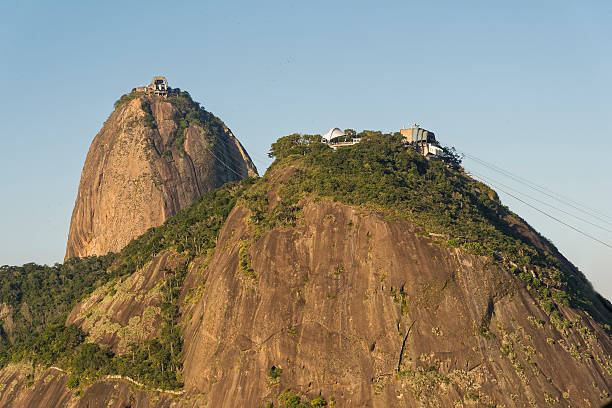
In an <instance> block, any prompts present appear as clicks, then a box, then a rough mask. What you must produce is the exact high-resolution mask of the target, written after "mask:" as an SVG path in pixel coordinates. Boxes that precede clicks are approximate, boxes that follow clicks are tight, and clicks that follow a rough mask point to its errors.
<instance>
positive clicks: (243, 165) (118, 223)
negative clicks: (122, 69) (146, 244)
mask: <svg viewBox="0 0 612 408" xmlns="http://www.w3.org/2000/svg"><path fill="white" fill-rule="evenodd" d="M135 95H136V97H134V98H133V99H131V100H127V101H124V102H122V103H120V104H118V106H117V108H116V109H115V111H114V112H113V113H112V114H111V115H110V117H109V118H108V120H107V121H106V122H105V123H104V126H103V127H102V130H100V133H98V135H97V136H96V137H95V138H94V140H93V142H92V144H91V147H90V148H89V152H88V154H87V158H86V160H85V165H84V167H83V172H82V175H81V182H80V185H79V191H78V195H77V198H76V202H75V206H74V210H73V213H72V219H71V221H70V232H69V235H68V244H67V247H66V259H68V258H72V257H85V256H89V255H103V254H106V253H108V252H117V251H119V250H121V249H122V248H123V247H124V246H125V245H126V244H127V243H128V242H129V241H130V240H131V239H133V238H135V237H137V236H139V235H141V234H142V233H144V232H145V231H146V230H147V229H149V228H151V227H155V226H158V225H160V224H162V223H163V222H164V221H165V220H166V219H168V218H169V217H171V216H173V215H175V214H176V213H177V212H179V211H180V210H181V209H183V208H185V207H187V206H189V205H190V204H191V203H192V202H194V201H195V200H196V199H197V198H198V197H199V196H200V195H201V194H203V193H205V192H208V191H210V190H212V189H214V188H217V187H219V186H221V185H223V184H224V183H226V182H228V181H234V180H239V179H242V178H244V177H249V176H256V175H257V171H256V168H255V166H254V165H253V163H252V162H251V159H250V158H249V156H248V154H247V153H246V151H245V150H244V149H243V147H242V145H241V144H240V142H239V141H238V139H236V137H235V136H234V135H233V134H232V132H231V131H230V130H229V129H228V128H227V127H226V126H225V125H224V124H223V122H221V121H220V120H219V119H218V118H215V117H214V116H213V115H211V114H209V113H207V112H205V111H204V112H205V114H206V115H205V116H206V118H207V119H206V120H204V122H205V123H202V121H199V122H198V121H193V120H191V121H190V119H191V118H187V117H185V112H184V111H182V110H181V106H183V105H184V103H185V99H184V98H185V97H183V100H182V103H183V105H179V104H173V103H172V102H173V98H174V99H176V98H177V97H169V98H162V97H159V96H154V95H142V94H135ZM188 102H191V103H192V104H193V102H192V101H191V100H190V98H189V99H188ZM199 109H201V108H199ZM202 111H203V110H202Z"/></svg>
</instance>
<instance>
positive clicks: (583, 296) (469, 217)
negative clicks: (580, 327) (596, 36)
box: [248, 131, 606, 332]
mask: <svg viewBox="0 0 612 408" xmlns="http://www.w3.org/2000/svg"><path fill="white" fill-rule="evenodd" d="M358 136H359V137H361V138H362V139H361V143H359V144H356V145H354V146H350V147H345V148H338V149H337V150H336V151H333V150H332V149H330V148H328V147H327V146H326V145H325V144H323V143H320V139H321V137H320V136H319V135H299V134H293V135H289V136H286V137H283V138H281V139H279V140H278V141H277V142H275V143H274V144H272V149H271V151H270V156H271V157H276V161H275V162H274V163H273V165H272V166H271V170H275V169H280V168H283V167H288V166H292V167H293V170H292V171H293V175H292V177H291V178H290V179H289V180H288V181H287V182H285V183H283V185H282V186H281V187H280V189H279V191H278V195H279V196H280V198H281V200H280V202H279V203H278V204H277V205H276V206H275V207H274V209H273V211H272V212H270V213H268V211H267V205H268V203H267V200H266V196H265V194H263V193H260V194H256V192H257V188H254V189H251V190H250V191H249V193H248V194H251V195H250V196H249V197H248V198H250V199H253V200H252V201H248V205H249V207H250V208H251V210H252V211H253V216H252V217H251V220H252V221H253V224H254V225H255V226H256V227H258V228H260V229H263V230H266V229H269V228H272V227H278V226H284V225H286V226H292V225H295V224H296V217H297V215H298V214H299V212H300V210H301V205H302V203H304V202H305V201H306V200H309V199H320V198H326V199H330V200H333V201H337V202H341V203H344V204H349V205H354V206H362V207H365V208H369V209H371V210H374V211H382V212H384V213H385V214H386V216H387V217H391V218H394V217H398V218H403V219H406V220H409V221H412V222H413V223H414V224H416V225H417V226H419V227H421V228H422V229H423V230H424V231H426V232H430V233H436V234H444V235H445V236H448V237H449V239H448V244H449V245H450V246H461V247H463V248H464V249H465V250H467V251H468V252H471V253H473V254H476V255H483V256H488V257H490V258H491V259H493V260H495V262H496V263H497V264H498V265H500V266H501V267H503V268H504V269H506V270H509V271H512V272H513V273H515V274H516V275H517V276H518V277H520V278H521V279H523V280H524V281H525V282H527V284H528V285H529V286H530V288H531V289H532V290H534V291H536V292H537V294H538V298H539V300H540V302H541V304H542V307H543V308H544V310H545V311H546V313H547V314H549V316H550V318H551V321H552V322H553V324H555V327H557V328H558V329H559V330H560V331H562V332H563V331H564V328H565V326H566V325H567V323H566V320H565V319H564V318H563V316H562V315H561V313H560V310H559V307H558V305H571V306H573V307H578V308H581V309H583V310H585V311H587V312H589V313H590V314H591V315H592V316H593V317H595V318H596V319H599V320H600V322H602V323H606V322H605V318H604V316H603V315H602V314H601V312H600V310H602V308H601V302H605V301H604V300H602V299H598V298H596V297H595V296H594V294H593V292H592V290H591V288H590V286H589V283H588V281H587V280H586V279H585V278H584V276H583V275H582V274H581V273H580V272H578V271H576V270H574V269H573V268H571V267H570V266H569V265H567V264H564V263H563V262H562V261H561V260H560V258H559V257H558V256H557V254H554V253H551V252H549V251H544V250H541V249H538V248H536V247H535V246H534V245H533V244H532V243H531V242H530V241H529V240H528V238H526V237H525V236H524V235H522V234H520V233H519V232H518V230H517V228H516V227H514V224H516V223H523V221H522V220H521V219H520V218H519V217H518V216H517V215H516V214H513V213H512V212H511V211H510V210H509V209H508V208H507V207H505V206H503V205H502V204H501V203H500V201H499V199H498V198H497V194H496V193H495V192H494V191H493V190H492V189H490V188H489V187H488V186H486V185H485V184H482V183H480V182H478V181H476V180H474V179H472V178H470V177H468V176H467V175H465V174H464V173H463V172H462V171H461V169H460V168H458V165H457V163H453V162H452V160H451V163H450V165H446V164H445V163H443V162H435V161H427V160H426V159H425V158H424V157H423V156H422V155H420V154H418V153H417V152H416V151H414V150H412V149H410V148H406V147H405V145H404V144H403V143H402V137H401V135H400V134H398V133H395V134H383V133H381V132H373V131H364V132H361V133H360V134H359V135H358ZM445 149H446V148H445ZM445 151H447V154H448V155H450V156H452V155H453V154H455V153H454V151H453V149H446V150H445ZM456 160H458V158H457V157H456ZM267 177H268V176H267V175H266V176H265V177H264V178H263V179H262V181H261V183H265V182H266V178H267ZM532 232H533V233H534V235H537V233H535V231H532ZM542 241H544V239H542Z"/></svg>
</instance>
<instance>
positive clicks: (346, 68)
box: [0, 0, 612, 299]
mask: <svg viewBox="0 0 612 408" xmlns="http://www.w3.org/2000/svg"><path fill="white" fill-rule="evenodd" d="M0 12H1V14H0V19H1V23H0V75H1V77H0V78H1V79H2V85H1V89H2V93H3V95H2V97H1V98H0V138H1V142H2V160H0V188H1V190H0V191H1V195H0V197H1V199H0V214H1V215H0V231H2V236H1V237H0V264H22V263H25V262H29V261H35V262H39V263H49V264H52V263H54V262H57V261H61V259H62V258H63V254H64V249H65V243H66V238H67V234H68V226H69V221H70V215H71V211H72V206H73V204H74V199H75V197H76V193H77V187H78V183H79V178H80V173H81V169H82V166H83V163H84V160H85V155H86V154H87V149H88V148H89V145H90V143H91V141H92V139H93V137H94V136H95V134H96V133H97V132H98V130H99V129H100V127H101V126H102V123H103V122H104V120H105V119H106V118H107V117H108V115H109V114H110V113H111V111H112V108H113V102H114V101H115V100H116V99H118V98H119V96H121V94H123V93H125V92H127V91H129V90H130V89H131V88H133V87H134V86H137V85H142V84H147V83H148V82H149V81H150V79H151V77H152V76H153V75H165V76H166V77H167V78H168V80H169V82H170V85H171V86H174V87H180V88H182V89H186V90H188V91H189V92H190V93H191V95H192V96H193V97H194V99H196V100H198V101H200V102H201V103H202V104H203V105H204V106H205V107H206V108H207V109H208V110H209V111H211V112H213V113H215V114H217V115H218V116H219V117H221V118H222V119H223V120H224V121H225V123H226V124H227V125H228V126H229V127H230V128H231V129H232V130H233V131H234V133H235V134H236V135H237V136H238V137H239V139H240V140H241V141H242V143H243V144H244V145H245V147H246V148H247V150H248V151H249V152H250V153H251V155H252V156H253V158H254V160H255V162H256V164H257V166H258V168H259V169H260V171H263V170H264V169H265V167H266V166H267V165H268V164H269V160H268V159H267V158H266V153H267V151H268V148H269V145H270V143H272V142H273V141H274V140H276V139H277V138H278V137H280V136H283V135H286V134H290V133H293V132H304V133H323V132H325V131H327V130H328V129H329V128H330V127H332V126H338V127H341V128H347V127H350V128H354V129H357V130H361V129H377V130H378V129H380V130H383V131H395V130H397V129H399V128H400V127H402V126H403V125H408V124H410V123H413V122H418V123H420V124H421V125H422V126H423V127H425V128H428V129H430V130H433V131H434V132H435V133H436V135H437V137H438V139H439V140H440V141H441V142H442V143H443V144H446V145H453V146H456V147H458V148H460V149H462V150H465V151H467V152H470V153H471V154H473V155H476V156H477V157H481V158H484V159H486V160H488V161H491V162H493V163H495V164H497V165H499V166H501V167H503V168H505V169H508V170H510V171H512V172H514V173H517V174H519V175H521V176H523V177H525V178H528V179H530V180H533V181H535V182H537V183H539V184H542V185H544V186H546V187H548V188H550V189H552V190H554V191H558V192H560V193H562V194H564V195H566V196H569V197H572V198H574V199H575V200H577V201H580V202H583V203H586V204H587V205H589V206H591V207H594V208H597V209H599V210H600V211H603V212H605V213H608V214H610V213H612V208H611V205H610V202H612V181H611V180H612V178H611V177H610V175H611V172H612V159H611V157H610V156H609V155H608V154H609V153H610V152H611V151H612V141H611V136H612V121H611V120H610V119H611V117H612V116H611V112H612V96H611V95H612V42H611V41H610V39H611V38H612V24H610V21H612V3H610V2H605V1H601V2H569V1H568V2H565V1H538V2H533V1H524V2H521V1H513V2H505V3H502V2H491V1H481V2H456V1H448V2H430V1H419V2H408V1H398V2H378V3H376V2H371V1H370V2H361V1H346V2H329V1H326V2H321V1H310V2H303V1H302V2H294V1H279V2H252V1H248V2H241V3H239V2H221V1H219V2H210V1H206V2H202V1H197V2H196V1H193V2H186V1H183V2H178V1H177V2H156V1H147V2H144V1H143V2H136V1H122V2H115V1H105V2H94V1H62V2H47V1H16V0H4V1H2V4H1V5H0ZM465 164H466V167H467V168H468V169H472V170H474V171H478V172H480V173H484V174H488V175H490V176H491V177H493V178H496V179H497V180H499V181H506V182H511V181H507V180H504V179H503V177H501V176H498V177H495V174H494V173H492V172H491V171H488V170H487V169H483V168H480V167H478V166H477V165H476V164H474V163H473V162H470V161H467V160H466V161H465ZM520 188H521V189H523V190H524V191H525V192H528V190H527V189H525V188H523V187H520ZM501 198H502V200H503V202H504V203H505V204H507V205H508V206H510V208H512V209H513V210H515V211H516V212H518V213H519V214H520V215H521V216H523V217H524V218H525V219H527V220H528V221H529V222H530V223H531V224H532V225H533V226H535V227H536V228H537V229H538V230H539V231H540V232H542V233H543V234H544V235H545V236H547V237H548V238H550V239H551V240H552V241H553V242H555V243H556V244H557V245H558V247H559V248H560V249H561V251H562V252H563V253H564V254H565V255H566V256H567V257H568V258H569V259H570V260H572V261H573V262H574V263H575V264H576V265H577V266H578V267H579V268H580V269H581V270H582V271H583V272H584V273H585V274H586V275H587V277H588V278H589V279H590V280H591V281H592V282H593V284H594V286H595V288H596V289H597V290H599V291H600V292H601V293H602V294H604V295H605V296H606V297H607V298H609V299H610V298H612V278H611V276H610V265H611V264H612V262H611V261H612V249H609V248H607V247H605V246H603V245H601V244H598V243H596V242H594V241H592V240H589V239H587V238H584V237H582V236H581V235H579V234H577V233H575V232H574V231H572V230H570V229H568V228H566V227H564V226H561V225H559V224H557V223H555V222H553V221H551V220H549V219H547V218H546V217H545V216H543V215H541V214H540V213H538V212H536V211H534V210H532V209H530V208H528V207H526V206H524V205H523V204H521V203H518V202H517V201H515V200H513V199H512V198H511V197H508V196H505V195H503V194H501ZM562 218H564V219H565V220H566V221H568V222H571V223H572V224H573V225H575V226H577V227H580V228H583V229H584V230H585V231H589V232H592V233H593V234H596V235H597V236H598V237H599V238H601V239H602V240H604V241H606V242H611V241H612V233H609V232H607V231H604V230H602V229H601V228H600V229H598V228H596V227H593V226H590V225H589V224H584V223H582V222H580V221H578V220H573V219H572V218H569V217H565V216H562ZM606 219H607V218H606ZM610 222H612V219H610ZM595 223H596V224H598V225H600V226H605V227H607V228H608V229H610V230H612V224H610V225H608V224H605V223H603V222H601V221H596V222H595Z"/></svg>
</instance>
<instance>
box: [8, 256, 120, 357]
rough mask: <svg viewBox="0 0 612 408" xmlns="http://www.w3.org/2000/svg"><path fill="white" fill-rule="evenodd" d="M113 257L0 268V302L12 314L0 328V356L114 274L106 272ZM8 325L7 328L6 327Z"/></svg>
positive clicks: (68, 308)
mask: <svg viewBox="0 0 612 408" xmlns="http://www.w3.org/2000/svg"><path fill="white" fill-rule="evenodd" d="M115 258H116V256H115V255H112V254H111V255H107V256H103V257H88V258H83V259H70V260H68V261H66V263H64V264H63V265H60V264H56V265H54V266H47V265H36V264H34V263H28V264H25V265H23V266H6V265H5V266H2V267H0V276H1V277H2V279H1V280H0V303H2V304H4V305H6V306H7V307H8V308H9V309H10V310H11V312H10V313H9V315H8V316H7V317H9V316H10V320H12V324H10V325H9V324H7V323H6V322H7V320H8V319H7V318H5V319H4V323H3V325H2V327H1V328H0V354H1V353H2V347H4V346H6V345H7V344H9V343H17V342H22V341H25V340H26V339H28V338H30V337H31V336H32V332H36V331H40V330H41V329H42V328H44V327H45V326H46V325H47V324H50V323H51V322H53V321H54V320H56V319H57V318H59V317H60V316H61V315H62V314H64V313H66V312H68V311H69V310H70V309H71V308H72V307H73V306H74V305H75V304H76V302H77V301H79V300H80V299H81V298H82V297H84V296H85V295H87V294H89V293H91V292H92V291H93V290H94V289H95V288H96V287H99V286H101V285H103V284H104V283H106V282H107V281H108V280H109V279H111V278H113V277H114V276H116V275H113V274H109V273H107V272H106V270H107V269H108V267H109V266H110V265H111V263H112V262H113V261H114V260H115ZM9 326H10V327H9Z"/></svg>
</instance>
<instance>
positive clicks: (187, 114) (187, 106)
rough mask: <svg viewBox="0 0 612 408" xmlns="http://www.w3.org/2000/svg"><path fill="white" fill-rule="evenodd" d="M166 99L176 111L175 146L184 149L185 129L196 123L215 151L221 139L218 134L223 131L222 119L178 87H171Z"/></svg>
mask: <svg viewBox="0 0 612 408" xmlns="http://www.w3.org/2000/svg"><path fill="white" fill-rule="evenodd" d="M166 101H167V102H169V103H171V104H172V106H174V107H175V108H176V110H177V111H178V113H177V116H176V117H175V118H174V120H175V122H176V124H177V125H178V129H177V132H176V139H175V145H176V147H177V148H178V149H179V150H184V147H183V145H184V142H185V130H186V129H187V128H188V127H189V126H190V125H198V126H199V127H201V128H202V129H204V131H205V132H206V135H207V136H208V142H209V143H210V147H211V150H212V151H215V146H216V143H217V142H218V141H219V140H221V139H219V136H220V135H222V134H224V132H225V124H224V123H223V121H222V120H221V119H219V118H218V117H216V116H215V115H213V114H212V113H210V112H208V111H207V110H206V109H204V108H203V107H202V106H200V104H199V103H197V102H195V101H194V100H193V99H192V98H191V95H189V92H187V91H181V90H180V89H179V88H175V89H173V90H172V94H171V96H169V97H168V98H167V99H166Z"/></svg>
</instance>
